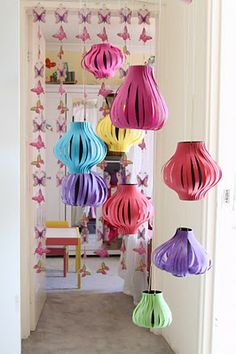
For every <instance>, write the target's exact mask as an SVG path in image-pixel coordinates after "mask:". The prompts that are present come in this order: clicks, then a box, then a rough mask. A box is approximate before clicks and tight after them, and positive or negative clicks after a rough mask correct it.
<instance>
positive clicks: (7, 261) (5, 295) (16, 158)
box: [0, 0, 20, 354]
mask: <svg viewBox="0 0 236 354" xmlns="http://www.w3.org/2000/svg"><path fill="white" fill-rule="evenodd" d="M18 34H19V30H18V1H17V0H11V1H4V2H1V13H0V43H1V47H0V52H1V56H0V58H1V59H0V62H1V80H0V105H1V129H0V161H1V173H0V179H1V183H0V190H1V191H0V196H1V204H0V215H1V223H0V227H1V244H0V247H1V256H0V269H1V273H0V274H1V275H0V284H1V293H0V314H1V315H0V352H1V353H4V354H18V353H20V242H19V241H20V208H19V188H20V182H19V180H20V174H19V171H20V130H19V120H20V119H19V91H18V83H19V67H18V62H19V51H18V49H19V47H18V44H19V41H18Z"/></svg>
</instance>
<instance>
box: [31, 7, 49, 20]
mask: <svg viewBox="0 0 236 354" xmlns="http://www.w3.org/2000/svg"><path fill="white" fill-rule="evenodd" d="M45 17H46V10H45V9H44V7H35V8H34V9H33V22H44V23H45V22H46V21H45Z"/></svg>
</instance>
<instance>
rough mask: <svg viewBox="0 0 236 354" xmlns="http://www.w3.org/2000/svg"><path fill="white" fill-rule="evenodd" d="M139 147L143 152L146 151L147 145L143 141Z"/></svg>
mask: <svg viewBox="0 0 236 354" xmlns="http://www.w3.org/2000/svg"><path fill="white" fill-rule="evenodd" d="M138 146H139V147H140V149H141V150H142V151H143V150H144V149H146V143H145V140H144V139H143V140H142V141H141V143H140V144H138Z"/></svg>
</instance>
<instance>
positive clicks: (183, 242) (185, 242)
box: [152, 227, 211, 277]
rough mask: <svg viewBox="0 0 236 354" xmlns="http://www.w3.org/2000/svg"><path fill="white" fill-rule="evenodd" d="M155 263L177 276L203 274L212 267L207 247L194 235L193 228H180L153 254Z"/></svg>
mask: <svg viewBox="0 0 236 354" xmlns="http://www.w3.org/2000/svg"><path fill="white" fill-rule="evenodd" d="M152 262H153V264H154V265H155V266H156V267H157V268H160V269H162V270H165V271H167V272H169V273H171V274H172V275H175V276H177V277H185V276H187V275H193V274H195V275H197V274H203V273H205V272H206V271H207V270H209V269H210V267H211V260H210V259H209V256H208V255H207V253H206V251H205V249H204V248H203V247H202V246H201V244H200V243H199V242H198V241H197V240H196V238H195V237H194V234H193V231H192V229H188V228H185V227H181V228H178V229H177V230H176V233H175V235H174V236H173V237H172V238H171V239H170V240H169V241H167V242H165V243H163V244H162V245H161V246H159V247H157V249H156V250H154V252H153V254H152Z"/></svg>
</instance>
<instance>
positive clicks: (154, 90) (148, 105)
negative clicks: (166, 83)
mask: <svg viewBox="0 0 236 354" xmlns="http://www.w3.org/2000/svg"><path fill="white" fill-rule="evenodd" d="M110 115H111V120H112V123H113V124H114V125H115V126H116V127H118V128H130V129H143V130H159V129H161V128H162V127H163V125H164V124H165V121H166V119H167V116H168V109H167V106H166V103H165V101H164V99H163V97H162V96H161V94H160V92H159V89H158V86H157V84H156V81H155V79H154V76H153V69H152V67H151V66H149V65H135V66H130V67H129V70H128V74H127V76H126V78H125V81H124V82H123V84H122V85H121V86H120V88H119V90H118V93H117V95H116V96H115V98H114V100H113V103H112V107H111V112H110Z"/></svg>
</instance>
